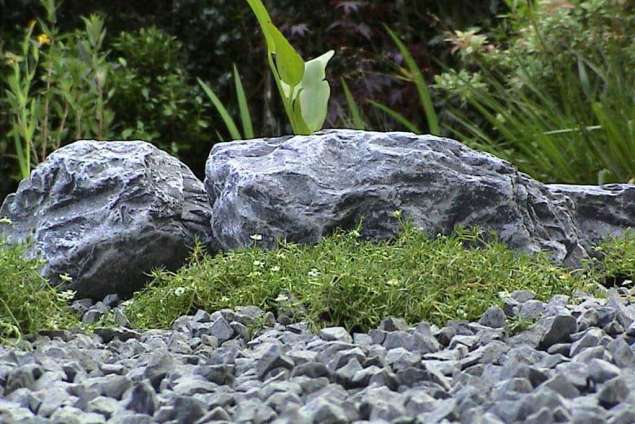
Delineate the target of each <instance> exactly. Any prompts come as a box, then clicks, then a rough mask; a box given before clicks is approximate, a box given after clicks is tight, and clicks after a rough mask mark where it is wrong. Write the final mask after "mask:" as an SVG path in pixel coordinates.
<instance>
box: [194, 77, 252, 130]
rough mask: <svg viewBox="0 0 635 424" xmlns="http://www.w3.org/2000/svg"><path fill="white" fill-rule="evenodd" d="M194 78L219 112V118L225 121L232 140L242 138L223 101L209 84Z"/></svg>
mask: <svg viewBox="0 0 635 424" xmlns="http://www.w3.org/2000/svg"><path fill="white" fill-rule="evenodd" d="M196 80H197V81H198V83H199V84H200V86H201V87H202V88H203V91H204V92H205V94H207V97H209V99H210V100H211V102H212V104H213V105H214V107H215V108H216V110H217V111H218V113H219V114H220V116H221V118H222V119H223V122H224V123H225V126H226V127H227V131H229V135H230V136H231V138H232V139H233V140H240V139H242V136H241V135H240V131H238V127H236V123H235V122H234V120H233V119H232V117H231V115H230V114H229V112H227V109H226V108H225V106H224V105H223V103H222V102H221V101H220V99H219V98H218V96H217V95H216V94H215V93H214V91H213V90H212V89H211V88H210V86H209V85H207V84H206V83H205V82H204V81H202V80H201V79H200V78H197V79H196Z"/></svg>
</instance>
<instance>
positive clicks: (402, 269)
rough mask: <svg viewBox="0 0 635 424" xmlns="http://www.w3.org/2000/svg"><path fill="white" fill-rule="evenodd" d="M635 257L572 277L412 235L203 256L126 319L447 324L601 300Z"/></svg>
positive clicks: (144, 297) (616, 253)
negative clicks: (507, 296)
mask: <svg viewBox="0 0 635 424" xmlns="http://www.w3.org/2000/svg"><path fill="white" fill-rule="evenodd" d="M466 246H467V247H468V248H467V249H466ZM633 248H635V238H633V237H631V236H629V237H627V238H624V239H622V240H612V241H610V242H607V243H606V244H604V245H602V250H603V252H604V253H605V254H606V258H607V259H606V260H604V261H601V262H599V263H597V262H595V261H591V262H589V263H587V264H586V265H585V267H584V269H579V270H569V269H565V268H560V267H556V266H554V265H553V263H552V262H550V260H549V259H548V258H547V256H545V255H543V254H539V255H532V256H529V255H525V254H519V253H518V252H513V251H511V250H509V249H508V248H506V247H505V246H504V245H503V244H502V243H500V242H498V241H496V240H495V239H491V238H490V239H486V238H485V237H484V236H483V234H481V233H479V232H478V231H476V230H470V231H465V230H463V231H459V232H457V234H455V235H452V236H439V237H437V238H434V239H431V238H428V237H427V236H425V235H424V234H423V233H421V232H420V231H417V230H416V229H414V228H413V227H411V226H409V225H406V226H405V227H404V231H403V232H402V233H401V235H400V236H399V237H398V238H397V239H396V240H394V241H391V242H384V243H370V242H367V241H363V240H360V239H359V236H358V234H357V233H356V232H355V231H353V232H351V233H346V234H344V233H339V234H335V235H333V236H331V237H329V238H327V239H325V240H324V241H322V242H321V243H320V244H318V245H315V246H298V245H294V244H283V245H280V246H279V248H278V249H276V250H272V251H263V250H260V249H258V248H251V249H244V250H240V251H234V252H231V253H227V254H223V255H218V256H215V257H207V256H204V255H201V254H200V252H198V253H196V254H194V256H193V257H192V260H191V263H190V264H189V266H187V267H184V268H183V269H181V270H180V271H178V272H176V273H173V272H165V271H158V272H156V273H155V274H154V281H153V282H152V283H151V284H150V286H149V287H148V288H147V289H146V290H144V291H142V292H139V293H137V294H136V295H135V296H134V298H133V299H132V303H131V304H130V306H128V308H127V309H126V311H127V314H128V315H129V318H130V319H131V320H132V322H133V323H135V324H136V325H138V326H140V327H155V326H157V325H158V326H160V327H167V326H169V325H170V324H171V322H172V321H173V320H174V319H176V318H177V317H179V316H181V315H183V314H187V313H193V312H194V311H195V310H196V309H198V308H201V309H206V310H212V311H213V310H219V309H223V308H234V307H236V306H241V305H257V306H259V307H261V308H263V309H265V310H269V311H272V312H274V313H276V314H286V315H289V316H290V317H292V318H293V319H301V320H308V321H309V322H311V323H312V324H313V325H315V326H318V327H319V326H330V325H342V326H345V327H347V328H348V329H352V330H368V329H369V328H374V327H376V326H377V324H378V323H379V321H380V320H381V319H383V318H385V317H387V316H399V317H404V318H405V319H406V320H408V321H410V322H418V321H420V320H427V321H430V322H434V323H436V324H443V323H445V322H446V321H447V320H451V319H478V317H479V316H480V315H481V314H482V313H483V312H484V311H485V310H486V309H487V308H488V307H489V306H491V305H493V304H500V303H501V296H500V295H501V293H505V292H511V291H513V290H519V289H526V290H530V291H533V292H534V293H535V294H536V296H537V298H539V299H542V300H546V299H548V298H550V297H551V296H553V295H555V294H568V295H570V294H571V293H572V292H573V291H575V290H576V289H579V290H587V291H592V292H593V291H594V290H595V289H597V288H598V287H599V285H601V284H603V283H604V282H605V281H607V280H611V281H612V276H614V275H620V276H625V275H626V276H633V275H635V262H633V258H632V251H633ZM628 250H630V251H631V253H630V254H628V255H627V256H628V258H626V257H623V256H622V254H623V252H624V251H628Z"/></svg>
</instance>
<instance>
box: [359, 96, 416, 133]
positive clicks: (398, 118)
mask: <svg viewBox="0 0 635 424" xmlns="http://www.w3.org/2000/svg"><path fill="white" fill-rule="evenodd" d="M369 103H370V104H371V105H372V106H374V107H376V108H377V109H379V110H381V111H382V112H384V113H386V114H387V115H389V116H390V117H391V118H392V119H394V120H395V121H397V122H399V123H400V124H401V125H403V126H404V127H406V128H407V129H408V130H410V131H412V132H413V133H415V134H421V130H420V129H419V127H417V125H416V124H415V123H414V122H412V121H410V120H409V119H408V118H406V117H405V116H403V115H402V114H401V113H399V112H397V111H396V110H394V109H391V108H389V107H388V106H386V105H384V104H382V103H379V102H376V101H374V100H369Z"/></svg>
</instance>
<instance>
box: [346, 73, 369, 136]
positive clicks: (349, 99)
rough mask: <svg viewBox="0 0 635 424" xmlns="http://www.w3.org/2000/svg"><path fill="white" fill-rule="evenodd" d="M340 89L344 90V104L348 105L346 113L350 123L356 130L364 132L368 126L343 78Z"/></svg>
mask: <svg viewBox="0 0 635 424" xmlns="http://www.w3.org/2000/svg"><path fill="white" fill-rule="evenodd" d="M342 88H343V89H344V97H345V98H346V104H347V105H348V113H349V116H350V119H351V122H352V124H353V127H354V128H355V129H356V130H365V129H366V128H368V125H367V124H366V122H365V120H364V118H363V116H362V112H361V110H360V108H359V105H358V104H357V102H356V101H355V98H354V97H353V93H351V90H350V88H349V87H348V84H346V81H345V80H344V78H342Z"/></svg>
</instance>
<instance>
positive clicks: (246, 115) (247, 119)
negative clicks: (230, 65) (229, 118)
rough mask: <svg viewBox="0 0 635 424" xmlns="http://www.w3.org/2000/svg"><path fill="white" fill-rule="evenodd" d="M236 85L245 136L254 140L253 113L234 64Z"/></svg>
mask: <svg viewBox="0 0 635 424" xmlns="http://www.w3.org/2000/svg"><path fill="white" fill-rule="evenodd" d="M234 84H235V86H236V97H237V98H238V109H239V111H240V122H241V124H242V127H243V135H244V136H245V138H248V139H252V138H255V136H254V126H253V124H252V121H251V112H249V104H248V102H247V96H246V95H245V89H244V87H243V82H242V80H241V78H240V74H239V73H238V68H237V67H236V65H235V64H234Z"/></svg>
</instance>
